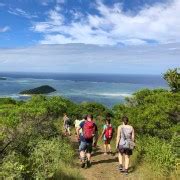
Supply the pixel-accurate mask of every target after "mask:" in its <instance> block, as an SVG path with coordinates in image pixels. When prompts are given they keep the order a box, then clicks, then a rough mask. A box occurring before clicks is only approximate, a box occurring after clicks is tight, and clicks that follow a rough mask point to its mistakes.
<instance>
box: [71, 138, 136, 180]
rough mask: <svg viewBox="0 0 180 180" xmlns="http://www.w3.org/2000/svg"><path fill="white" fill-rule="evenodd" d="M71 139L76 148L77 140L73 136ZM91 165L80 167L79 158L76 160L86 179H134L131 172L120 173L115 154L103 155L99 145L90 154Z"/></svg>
mask: <svg viewBox="0 0 180 180" xmlns="http://www.w3.org/2000/svg"><path fill="white" fill-rule="evenodd" d="M71 141H72V143H73V144H74V147H76V149H77V148H78V144H77V141H76V139H75V137H71ZM91 162H92V166H91V167H90V168H88V169H82V168H80V160H79V161H78V164H77V166H78V167H79V171H80V173H81V175H82V176H83V177H84V178H85V179H87V180H97V179H98V180H101V179H106V180H107V179H110V180H111V179H112V180H113V179H114V180H116V179H118V180H120V179H134V178H133V177H132V174H129V175H128V176H126V175H124V174H122V173H120V172H119V171H118V158H117V155H114V156H113V155H104V154H103V150H102V148H101V147H99V146H98V147H97V149H96V150H95V151H94V152H93V155H92V161H91Z"/></svg>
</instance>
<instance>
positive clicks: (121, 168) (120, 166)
mask: <svg viewBox="0 0 180 180" xmlns="http://www.w3.org/2000/svg"><path fill="white" fill-rule="evenodd" d="M119 170H120V171H121V172H123V165H122V164H120V165H119Z"/></svg>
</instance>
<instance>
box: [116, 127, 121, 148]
mask: <svg viewBox="0 0 180 180" xmlns="http://www.w3.org/2000/svg"><path fill="white" fill-rule="evenodd" d="M120 137H121V126H119V127H118V130H117V137H116V148H118V145H119V141H120Z"/></svg>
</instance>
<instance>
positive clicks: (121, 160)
mask: <svg viewBox="0 0 180 180" xmlns="http://www.w3.org/2000/svg"><path fill="white" fill-rule="evenodd" d="M118 159H119V170H120V171H122V170H123V154H122V153H120V152H119V154H118Z"/></svg>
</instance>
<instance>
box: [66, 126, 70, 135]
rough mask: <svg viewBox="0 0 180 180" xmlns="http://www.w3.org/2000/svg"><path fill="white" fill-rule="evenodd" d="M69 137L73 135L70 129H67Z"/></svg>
mask: <svg viewBox="0 0 180 180" xmlns="http://www.w3.org/2000/svg"><path fill="white" fill-rule="evenodd" d="M67 130H68V134H69V136H70V135H71V131H70V127H69V126H68V128H67Z"/></svg>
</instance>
